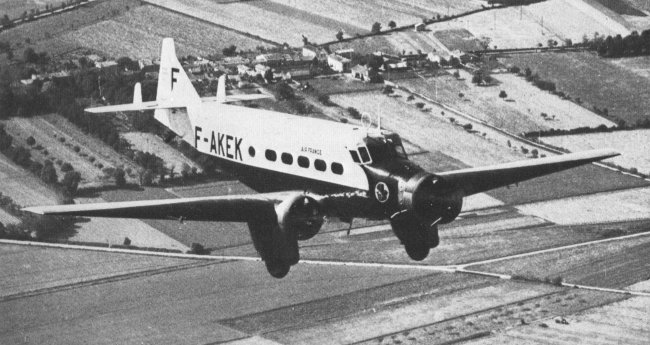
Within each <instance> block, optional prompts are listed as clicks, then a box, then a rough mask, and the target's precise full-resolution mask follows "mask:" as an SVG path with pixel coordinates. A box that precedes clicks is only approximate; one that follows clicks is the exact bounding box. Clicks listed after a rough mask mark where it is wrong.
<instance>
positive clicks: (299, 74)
mask: <svg viewBox="0 0 650 345" xmlns="http://www.w3.org/2000/svg"><path fill="white" fill-rule="evenodd" d="M312 74H313V71H312V69H311V68H309V66H296V67H289V68H283V69H282V70H279V71H277V72H276V73H274V77H277V78H282V79H284V80H292V79H304V78H309V77H311V76H312Z"/></svg>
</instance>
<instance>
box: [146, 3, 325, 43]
mask: <svg viewBox="0 0 650 345" xmlns="http://www.w3.org/2000/svg"><path fill="white" fill-rule="evenodd" d="M150 2H151V3H152V4H155V5H158V6H161V7H165V8H168V9H170V10H173V11H176V12H180V13H183V14H186V15H188V16H190V17H195V18H199V19H202V20H206V21H208V22H211V23H214V24H218V25H222V26H225V27H228V28H232V29H234V30H237V31H239V32H245V33H248V34H251V35H254V36H259V37H262V38H265V39H268V40H271V41H274V42H276V43H279V44H281V43H283V42H287V43H289V44H290V45H294V46H301V45H302V35H304V36H306V37H308V38H309V39H310V40H312V41H315V42H319V41H321V42H322V41H326V40H327V41H329V40H332V39H334V35H335V34H336V31H337V28H331V27H328V26H327V22H324V23H322V24H321V23H320V22H318V21H316V22H312V21H311V20H314V18H305V19H301V18H300V17H298V18H294V17H291V16H289V15H285V14H283V13H281V12H280V11H278V12H272V11H269V10H268V9H264V8H261V7H258V6H256V5H255V4H253V3H249V2H237V3H228V4H215V3H214V2H211V1H208V0H189V1H178V0H153V1H150ZM259 18H264V20H259Z"/></svg>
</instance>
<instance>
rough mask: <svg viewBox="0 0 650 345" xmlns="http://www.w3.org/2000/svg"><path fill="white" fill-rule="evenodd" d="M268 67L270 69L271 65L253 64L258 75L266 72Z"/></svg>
mask: <svg viewBox="0 0 650 345" xmlns="http://www.w3.org/2000/svg"><path fill="white" fill-rule="evenodd" d="M270 69H271V67H269V66H266V65H262V64H261V63H258V64H257V65H255V72H256V73H257V74H259V75H264V73H266V71H268V70H270Z"/></svg>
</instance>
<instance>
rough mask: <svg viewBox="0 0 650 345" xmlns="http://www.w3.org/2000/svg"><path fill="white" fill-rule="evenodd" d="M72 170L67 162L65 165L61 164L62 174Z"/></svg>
mask: <svg viewBox="0 0 650 345" xmlns="http://www.w3.org/2000/svg"><path fill="white" fill-rule="evenodd" d="M72 170H74V169H73V168H72V164H70V163H68V162H65V163H63V165H61V171H62V172H64V173H65V172H70V171H72Z"/></svg>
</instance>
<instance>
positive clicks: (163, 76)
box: [154, 37, 201, 138]
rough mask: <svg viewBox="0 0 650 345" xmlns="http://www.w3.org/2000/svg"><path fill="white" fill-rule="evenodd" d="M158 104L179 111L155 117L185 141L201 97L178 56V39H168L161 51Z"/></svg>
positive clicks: (160, 111) (158, 111)
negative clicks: (176, 45) (190, 116)
mask: <svg viewBox="0 0 650 345" xmlns="http://www.w3.org/2000/svg"><path fill="white" fill-rule="evenodd" d="M156 101H157V102H158V103H159V104H160V105H171V106H172V107H173V108H180V109H178V110H170V109H156V111H155V113H154V118H155V119H156V120H158V121H159V122H160V123H162V124H163V125H165V126H166V127H168V128H169V129H171V130H172V131H174V132H175V133H176V134H178V135H180V136H181V137H183V138H185V137H186V136H188V135H189V134H190V130H189V129H190V127H191V124H190V118H189V115H190V114H192V113H195V112H196V110H197V108H198V107H199V106H200V104H201V98H200V97H199V94H198V93H197V92H196V90H195V89H194V86H193V85H192V82H191V81H190V78H188V76H187V74H186V73H185V70H184V69H183V66H181V63H180V62H179V61H178V58H177V57H176V48H175V46H174V39H172V38H169V37H168V38H164V39H163V42H162V49H161V51H160V70H159V72H158V90H157V92H156Z"/></svg>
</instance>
